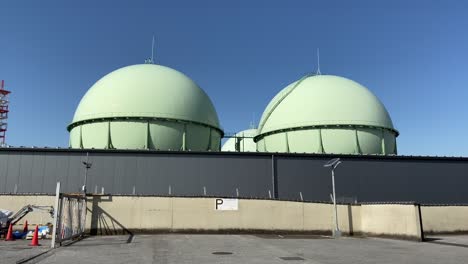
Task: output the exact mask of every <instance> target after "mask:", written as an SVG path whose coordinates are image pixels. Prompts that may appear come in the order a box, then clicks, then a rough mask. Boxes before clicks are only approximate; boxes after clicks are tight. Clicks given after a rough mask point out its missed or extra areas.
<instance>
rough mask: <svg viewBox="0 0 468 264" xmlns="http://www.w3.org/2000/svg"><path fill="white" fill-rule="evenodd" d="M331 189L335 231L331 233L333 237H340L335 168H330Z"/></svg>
mask: <svg viewBox="0 0 468 264" xmlns="http://www.w3.org/2000/svg"><path fill="white" fill-rule="evenodd" d="M332 188H333V207H334V210H335V230H334V231H333V237H335V238H336V237H340V236H341V232H340V229H339V227H338V210H337V207H336V193H335V168H332Z"/></svg>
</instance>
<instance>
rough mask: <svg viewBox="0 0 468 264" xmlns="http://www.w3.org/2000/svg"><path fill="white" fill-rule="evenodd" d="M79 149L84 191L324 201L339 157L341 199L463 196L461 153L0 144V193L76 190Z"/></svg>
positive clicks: (436, 200) (459, 199)
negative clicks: (332, 165) (333, 160)
mask: <svg viewBox="0 0 468 264" xmlns="http://www.w3.org/2000/svg"><path fill="white" fill-rule="evenodd" d="M87 152H89V162H91V163H92V167H91V169H90V170H89V173H88V181H87V187H88V191H89V192H95V191H97V192H98V193H100V192H101V189H102V188H104V192H105V193H109V194H125V195H131V194H137V195H168V194H171V195H176V196H202V195H203V194H204V192H203V190H204V189H205V190H206V194H207V195H209V196H223V197H236V196H237V193H238V195H239V197H244V198H266V199H268V198H270V195H271V196H272V197H273V198H277V199H281V200H301V197H302V198H303V199H304V200H307V201H330V193H331V179H330V170H329V169H328V168H324V167H323V164H324V163H325V162H326V161H328V160H329V159H331V158H334V157H341V159H342V160H343V164H341V165H340V167H338V169H337V170H336V188H337V189H336V191H337V197H338V199H341V200H343V201H347V202H349V201H354V200H356V201H358V202H408V201H412V202H418V203H426V204H427V203H433V204H441V203H444V204H458V203H468V192H466V188H465V186H467V185H468V177H466V171H468V158H434V157H400V156H378V155H367V156H366V155H356V156H354V155H313V154H282V153H274V154H272V153H229V152H175V151H174V152H169V151H166V152H163V151H159V152H157V151H116V150H113V151H110V150H76V149H31V148H24V149H23V148H18V149H13V148H0V193H48V194H54V193H55V185H56V182H57V181H60V182H61V183H62V190H63V191H64V192H78V191H80V190H81V186H82V185H83V183H84V166H83V164H82V162H83V161H85V160H86V153H87ZM204 187H205V188H204ZM169 190H170V191H169ZM345 199H346V200H345Z"/></svg>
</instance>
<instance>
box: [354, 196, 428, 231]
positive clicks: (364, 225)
mask: <svg viewBox="0 0 468 264" xmlns="http://www.w3.org/2000/svg"><path fill="white" fill-rule="evenodd" d="M361 231H362V232H363V233H366V234H372V235H391V236H401V237H408V238H414V239H421V225H420V217H419V210H418V207H417V206H416V205H413V204H365V205H361Z"/></svg>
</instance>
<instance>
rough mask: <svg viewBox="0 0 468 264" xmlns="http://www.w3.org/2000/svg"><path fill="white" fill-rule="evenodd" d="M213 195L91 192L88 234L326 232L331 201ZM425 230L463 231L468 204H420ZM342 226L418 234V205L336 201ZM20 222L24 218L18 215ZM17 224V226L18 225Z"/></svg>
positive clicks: (43, 216)
mask: <svg viewBox="0 0 468 264" xmlns="http://www.w3.org/2000/svg"><path fill="white" fill-rule="evenodd" d="M215 200H216V199H215V198H182V197H154V196H152V197H150V196H148V197H145V196H93V197H89V200H88V206H87V207H88V213H87V229H88V230H90V231H91V233H92V234H100V235H106V234H107V235H112V234H126V233H133V232H183V231H186V232H307V233H320V234H331V230H332V229H333V205H332V204H329V203H308V202H292V201H278V200H250V199H240V200H239V208H238V210H235V211H217V210H215ZM28 204H32V205H49V206H50V205H53V204H54V196H41V195H0V208H1V209H8V210H12V211H17V210H18V209H20V208H21V207H23V206H24V205H28ZM421 212H422V219H423V227H424V229H425V231H426V232H435V233H446V232H466V231H468V206H423V207H421ZM25 219H27V220H28V221H29V223H30V224H45V223H47V222H52V218H51V217H50V216H49V214H48V213H45V212H33V213H30V214H29V215H28V216H27V217H26V218H25ZM338 219H339V227H340V229H341V231H343V232H344V233H348V234H367V235H379V236H396V237H405V238H410V239H419V238H420V237H421V233H420V232H421V229H420V222H419V210H418V206H417V205H413V204H362V205H358V204H356V205H338ZM20 223H23V221H21V222H20ZM17 228H18V229H21V228H22V227H21V226H18V227H17Z"/></svg>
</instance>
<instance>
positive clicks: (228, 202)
mask: <svg viewBox="0 0 468 264" xmlns="http://www.w3.org/2000/svg"><path fill="white" fill-rule="evenodd" d="M215 210H216V211H237V210H239V200H238V199H226V198H216V199H215Z"/></svg>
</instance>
